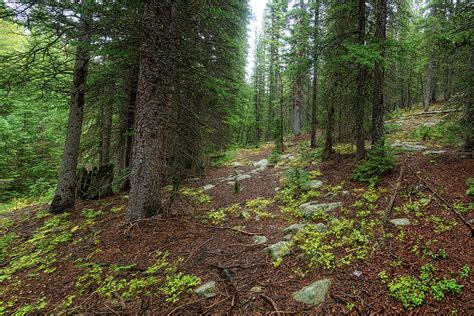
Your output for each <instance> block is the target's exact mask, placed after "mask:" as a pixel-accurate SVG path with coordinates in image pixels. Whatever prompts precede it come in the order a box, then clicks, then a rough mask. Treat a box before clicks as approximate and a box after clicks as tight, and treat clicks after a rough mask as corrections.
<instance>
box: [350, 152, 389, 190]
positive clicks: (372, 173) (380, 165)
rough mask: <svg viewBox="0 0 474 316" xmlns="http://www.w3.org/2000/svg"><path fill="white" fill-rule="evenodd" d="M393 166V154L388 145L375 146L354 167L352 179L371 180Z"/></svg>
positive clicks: (385, 172) (387, 171)
mask: <svg viewBox="0 0 474 316" xmlns="http://www.w3.org/2000/svg"><path fill="white" fill-rule="evenodd" d="M394 168H395V155H394V153H393V151H392V149H391V148H390V147H389V146H375V147H374V148H372V150H371V151H370V152H369V155H368V157H367V159H366V160H364V161H363V162H361V163H360V164H358V165H357V166H356V167H355V169H354V175H353V177H354V179H355V180H358V181H366V182H371V181H374V179H377V177H378V176H381V175H384V174H387V173H389V172H391V171H392V170H393V169H394Z"/></svg>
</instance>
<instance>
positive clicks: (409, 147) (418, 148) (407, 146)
mask: <svg viewBox="0 0 474 316" xmlns="http://www.w3.org/2000/svg"><path fill="white" fill-rule="evenodd" d="M392 147H400V148H402V149H403V150H404V151H423V150H426V149H427V148H428V147H426V146H424V145H417V144H411V143H402V142H401V141H399V140H397V141H395V142H394V143H393V144H392Z"/></svg>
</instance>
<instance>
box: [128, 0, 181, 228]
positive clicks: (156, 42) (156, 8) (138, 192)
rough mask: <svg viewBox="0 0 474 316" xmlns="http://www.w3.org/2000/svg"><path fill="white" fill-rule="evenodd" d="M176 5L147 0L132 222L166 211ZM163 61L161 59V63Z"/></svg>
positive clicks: (167, 0)
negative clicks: (164, 181) (164, 197)
mask: <svg viewBox="0 0 474 316" xmlns="http://www.w3.org/2000/svg"><path fill="white" fill-rule="evenodd" d="M176 10H177V8H176V4H175V3H174V2H173V1H171V0H165V1H161V2H156V1H153V0H147V1H144V10H143V18H142V21H143V28H144V29H145V31H144V34H146V35H145V36H143V39H142V44H141V47H140V75H139V79H138V100H137V109H136V121H135V131H136V134H135V142H134V147H133V161H132V171H131V174H130V194H129V202H128V210H127V219H128V220H129V221H132V220H137V219H142V218H146V217H150V216H153V215H155V214H156V213H157V212H161V211H162V203H161V190H160V189H161V175H162V173H163V169H164V168H166V166H165V165H164V160H165V159H164V158H165V156H166V155H167V148H166V143H167V134H166V133H167V129H166V126H165V124H166V121H167V119H168V117H169V116H168V115H169V112H170V107H171V95H170V89H171V87H170V85H171V82H170V76H171V69H169V68H168V67H170V66H169V65H171V60H170V55H172V52H171V49H170V44H171V43H172V40H171V38H172V37H173V36H174V32H175V30H174V24H172V23H168V22H167V21H168V20H169V21H173V19H174V18H176V17H175V15H176V12H177V11H176ZM158 61H159V62H158Z"/></svg>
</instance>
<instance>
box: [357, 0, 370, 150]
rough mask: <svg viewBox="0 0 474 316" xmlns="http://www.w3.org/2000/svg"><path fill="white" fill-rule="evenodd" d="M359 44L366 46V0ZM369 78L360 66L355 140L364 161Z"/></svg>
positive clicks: (360, 9)
mask: <svg viewBox="0 0 474 316" xmlns="http://www.w3.org/2000/svg"><path fill="white" fill-rule="evenodd" d="M358 19H359V20H358V35H357V40H358V44H359V45H361V46H363V45H365V0H359V5H358ZM366 78H367V70H366V68H365V66H363V65H359V73H358V74H357V92H356V94H357V95H356V104H355V107H354V110H355V138H356V146H357V151H356V158H357V159H364V157H365V135H364V118H365V81H366Z"/></svg>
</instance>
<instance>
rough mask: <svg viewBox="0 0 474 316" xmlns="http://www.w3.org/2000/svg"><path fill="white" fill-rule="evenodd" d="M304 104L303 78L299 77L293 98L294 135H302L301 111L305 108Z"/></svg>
mask: <svg viewBox="0 0 474 316" xmlns="http://www.w3.org/2000/svg"><path fill="white" fill-rule="evenodd" d="M303 102H304V88H303V78H301V77H299V78H298V79H297V80H296V85H295V89H294V98H293V124H292V132H293V134H294V135H299V134H300V133H301V111H302V108H303Z"/></svg>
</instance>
